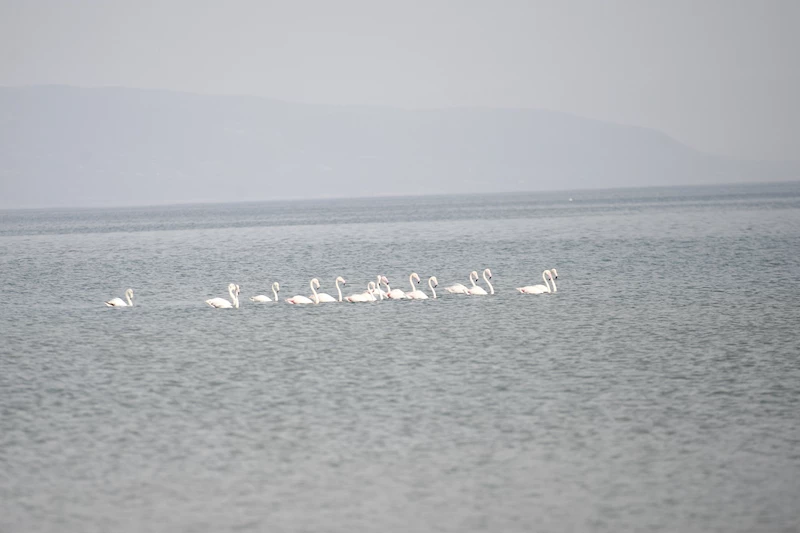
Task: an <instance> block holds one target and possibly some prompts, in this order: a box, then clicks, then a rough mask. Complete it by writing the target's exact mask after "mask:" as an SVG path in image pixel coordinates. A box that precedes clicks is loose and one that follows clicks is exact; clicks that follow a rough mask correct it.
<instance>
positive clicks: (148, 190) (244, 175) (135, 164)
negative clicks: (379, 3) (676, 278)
mask: <svg viewBox="0 0 800 533" xmlns="http://www.w3.org/2000/svg"><path fill="white" fill-rule="evenodd" d="M798 169H800V167H799V166H798V165H797V164H796V163H766V162H762V163H758V162H742V161H733V160H727V159H722V158H717V157H712V156H709V155H706V154H702V153H699V152H696V151H694V150H692V149H691V148H689V147H686V146H684V145H682V144H680V143H678V142H676V141H674V140H672V139H670V138H669V137H667V136H666V135H664V134H661V133H659V132H656V131H652V130H647V129H643V128H635V127H628V126H619V125H614V124H608V123H603V122H598V121H593V120H586V119H581V118H577V117H574V116H570V115H567V114H562V113H554V112H547V111H532V110H496V109H448V110H400V109H389V108H368V107H332V106H316V105H302V104H292V103H285V102H278V101H273V100H268V99H263V98H255V97H244V96H201V95H195V94H185V93H175V92H167V91H152V90H139V89H122V88H113V89H82V88H73V87H62V86H47V87H28V88H0V207H6V208H7V207H19V206H55V205H121V204H127V205H130V204H153V203H172V202H188V201H232V200H268V199H273V198H286V197H320V196H331V195H336V196H355V195H386V194H424V193H442V192H480V191H514V190H541V189H569V188H585V187H617V186H645V185H669V184H687V183H713V182H724V181H760V180H765V181H766V180H776V179H790V178H791V179H797V178H800V174H799V173H798Z"/></svg>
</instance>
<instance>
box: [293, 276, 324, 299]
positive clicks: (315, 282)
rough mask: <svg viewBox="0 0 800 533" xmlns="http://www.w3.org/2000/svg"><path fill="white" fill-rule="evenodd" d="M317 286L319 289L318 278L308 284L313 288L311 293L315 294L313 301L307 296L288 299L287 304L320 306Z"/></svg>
mask: <svg viewBox="0 0 800 533" xmlns="http://www.w3.org/2000/svg"><path fill="white" fill-rule="evenodd" d="M315 284H316V286H317V287H319V280H318V279H317V278H314V279H312V280H311V281H309V282H308V286H309V287H311V292H313V293H314V296H313V298H314V299H313V300H312V299H311V298H306V297H305V296H301V295H299V294H298V295H297V296H292V297H291V298H286V303H290V304H318V303H319V298H317V287H314V285H315Z"/></svg>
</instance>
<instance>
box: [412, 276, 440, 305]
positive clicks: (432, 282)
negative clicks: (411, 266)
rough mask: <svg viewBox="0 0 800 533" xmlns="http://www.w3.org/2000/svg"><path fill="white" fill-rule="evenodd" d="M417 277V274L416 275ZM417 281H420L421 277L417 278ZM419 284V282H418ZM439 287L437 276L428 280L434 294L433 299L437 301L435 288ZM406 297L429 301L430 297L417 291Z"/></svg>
mask: <svg viewBox="0 0 800 533" xmlns="http://www.w3.org/2000/svg"><path fill="white" fill-rule="evenodd" d="M414 275H416V274H414ZM417 280H419V276H417ZM417 283H419V281H417ZM438 286H439V280H437V279H436V276H431V277H430V278H428V287H430V289H431V292H432V293H433V298H434V299H436V289H435V287H438ZM406 297H408V298H410V299H412V300H427V299H428V295H427V294H425V293H424V292H422V291H420V290H415V291H411V292H407V293H406Z"/></svg>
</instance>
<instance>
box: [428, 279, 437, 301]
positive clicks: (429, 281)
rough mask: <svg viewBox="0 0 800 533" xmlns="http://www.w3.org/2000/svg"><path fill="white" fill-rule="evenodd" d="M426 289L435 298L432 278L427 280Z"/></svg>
mask: <svg viewBox="0 0 800 533" xmlns="http://www.w3.org/2000/svg"><path fill="white" fill-rule="evenodd" d="M428 287H430V288H431V292H432V293H433V297H434V298H436V289H434V288H433V278H428Z"/></svg>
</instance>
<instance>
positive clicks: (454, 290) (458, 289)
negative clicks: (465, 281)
mask: <svg viewBox="0 0 800 533" xmlns="http://www.w3.org/2000/svg"><path fill="white" fill-rule="evenodd" d="M469 281H470V282H471V283H472V287H475V286H476V285H475V282H476V281H478V273H477V272H475V271H474V270H473V271H472V272H470V273H469ZM470 288H471V287H467V286H465V285H462V284H461V283H456V284H455V285H450V286H449V287H445V288H444V290H446V291H447V292H449V293H450V294H469V291H470Z"/></svg>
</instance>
